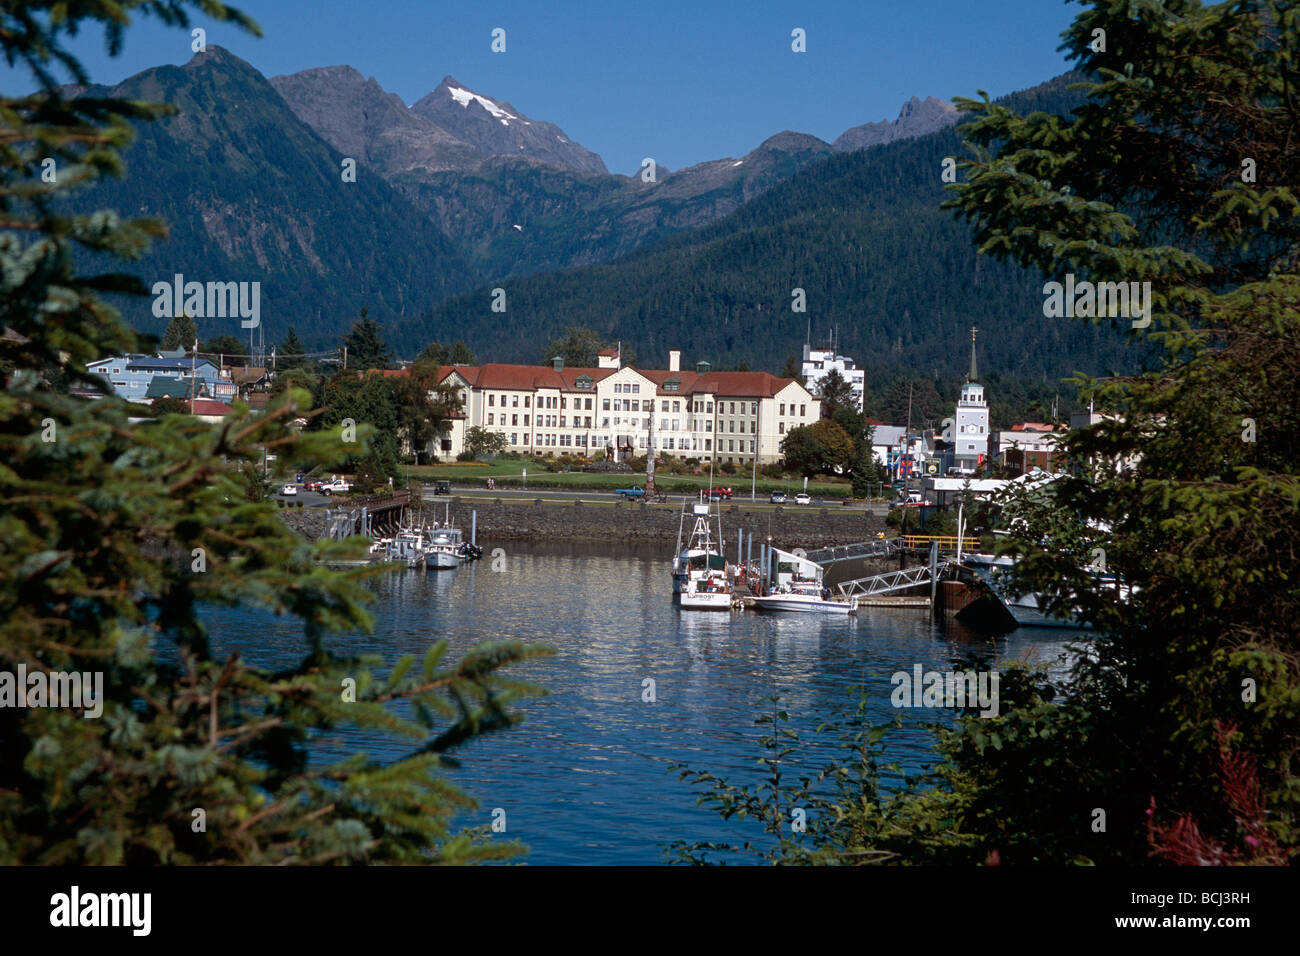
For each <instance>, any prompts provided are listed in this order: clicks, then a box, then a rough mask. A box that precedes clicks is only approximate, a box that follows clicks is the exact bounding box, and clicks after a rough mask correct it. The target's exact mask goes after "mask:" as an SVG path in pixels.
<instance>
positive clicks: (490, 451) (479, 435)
mask: <svg viewBox="0 0 1300 956" xmlns="http://www.w3.org/2000/svg"><path fill="white" fill-rule="evenodd" d="M505 450H506V438H505V436H504V435H502V434H501V433H500V432H493V431H488V430H487V429H486V428H480V427H479V426H477V425H475V426H474V427H473V428H471V429H469V430H468V431H466V432H465V451H464V452H463V453H462V454H464V455H466V456H467V457H466V458H465V459H464V460H466V461H473V460H474V459H475V458H483V457H484V456H486V455H499V454H501V452H503V451H505Z"/></svg>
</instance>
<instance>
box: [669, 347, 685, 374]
mask: <svg viewBox="0 0 1300 956" xmlns="http://www.w3.org/2000/svg"><path fill="white" fill-rule="evenodd" d="M681 370H682V350H681V349H669V350H668V371H670V372H680V371H681Z"/></svg>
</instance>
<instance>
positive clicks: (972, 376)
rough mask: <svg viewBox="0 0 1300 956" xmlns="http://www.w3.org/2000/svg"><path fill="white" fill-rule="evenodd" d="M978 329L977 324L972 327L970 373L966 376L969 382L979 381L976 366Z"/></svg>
mask: <svg viewBox="0 0 1300 956" xmlns="http://www.w3.org/2000/svg"><path fill="white" fill-rule="evenodd" d="M978 331H979V330H978V329H977V328H975V326H973V325H972V326H971V327H970V375H969V376H967V378H966V381H968V382H974V381H978V379H979V372H978V371H977V370H976V366H975V333H976V332H978Z"/></svg>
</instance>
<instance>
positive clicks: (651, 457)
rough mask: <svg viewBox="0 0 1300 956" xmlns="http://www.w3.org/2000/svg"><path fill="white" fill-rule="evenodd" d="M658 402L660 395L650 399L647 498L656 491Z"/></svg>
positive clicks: (646, 472) (646, 462)
mask: <svg viewBox="0 0 1300 956" xmlns="http://www.w3.org/2000/svg"><path fill="white" fill-rule="evenodd" d="M620 347H621V345H620ZM658 404H659V399H658V396H656V397H655V398H652V399H650V437H649V438H648V439H647V440H646V442H647V446H648V447H647V448H646V454H645V493H646V497H647V498H648V497H650V496H651V495H653V494H654V493H655V416H656V415H658V414H659V409H658V408H657V407H656V406H657V405H658Z"/></svg>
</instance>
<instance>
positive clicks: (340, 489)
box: [320, 478, 352, 495]
mask: <svg viewBox="0 0 1300 956" xmlns="http://www.w3.org/2000/svg"><path fill="white" fill-rule="evenodd" d="M351 490H352V486H351V485H350V484H348V483H347V482H346V481H345V480H344V479H342V478H331V479H330V480H329V481H325V482H322V483H321V486H320V493H321V494H322V495H332V494H347V493H348V492H349V491H351Z"/></svg>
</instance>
